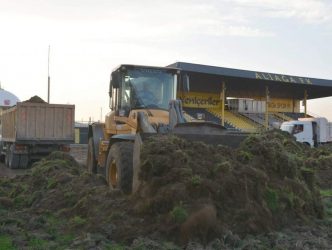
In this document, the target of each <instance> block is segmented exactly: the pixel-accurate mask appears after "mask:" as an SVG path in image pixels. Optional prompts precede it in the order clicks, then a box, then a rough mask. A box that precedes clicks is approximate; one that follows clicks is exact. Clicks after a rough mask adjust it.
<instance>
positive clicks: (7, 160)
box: [5, 146, 10, 167]
mask: <svg viewBox="0 0 332 250" xmlns="http://www.w3.org/2000/svg"><path fill="white" fill-rule="evenodd" d="M9 157H10V149H9V146H7V150H6V156H5V165H6V167H9Z"/></svg>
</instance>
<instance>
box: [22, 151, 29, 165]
mask: <svg viewBox="0 0 332 250" xmlns="http://www.w3.org/2000/svg"><path fill="white" fill-rule="evenodd" d="M28 165H29V156H28V155H27V154H21V155H20V168H27V167H28Z"/></svg>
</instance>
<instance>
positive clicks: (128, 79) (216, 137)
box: [86, 65, 246, 194]
mask: <svg viewBox="0 0 332 250" xmlns="http://www.w3.org/2000/svg"><path fill="white" fill-rule="evenodd" d="M189 88H190V82H189V77H188V75H186V74H185V73H183V72H181V70H180V69H177V68H169V67H150V66H138V65H120V66H119V67H117V68H116V69H115V70H114V71H113V72H112V74H111V81H110V87H109V96H110V109H111V112H110V113H108V114H107V115H106V117H105V122H104V123H93V124H91V125H90V126H89V133H88V138H89V139H88V156H87V164H86V165H87V169H88V171H89V172H90V173H99V174H102V175H104V176H105V179H106V181H107V183H108V184H109V186H110V187H111V188H116V189H120V190H122V191H123V192H124V193H127V194H130V193H132V192H136V191H137V189H138V187H139V185H140V180H139V178H138V176H139V171H140V150H141V147H142V145H143V143H144V140H146V139H147V138H149V137H151V136H155V135H158V134H174V135H176V136H179V137H181V138H184V139H187V140H195V141H203V142H205V143H209V144H215V145H217V144H226V145H229V146H233V147H235V146H237V145H238V144H239V143H240V142H241V141H242V140H243V138H245V136H246V135H245V134H243V133H239V132H232V131H228V130H227V129H225V128H224V127H222V126H221V125H219V124H215V123H210V122H187V121H186V119H185V116H184V112H183V109H182V105H181V101H180V100H177V97H179V96H178V95H180V93H184V92H188V91H189Z"/></svg>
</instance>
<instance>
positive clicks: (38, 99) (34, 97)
mask: <svg viewBox="0 0 332 250" xmlns="http://www.w3.org/2000/svg"><path fill="white" fill-rule="evenodd" d="M24 102H32V103H46V102H45V101H44V100H43V99H42V98H40V97H39V96H37V95H35V96H33V97H31V98H30V99H29V100H26V101H24Z"/></svg>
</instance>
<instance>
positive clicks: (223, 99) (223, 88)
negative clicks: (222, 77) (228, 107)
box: [220, 81, 226, 126]
mask: <svg viewBox="0 0 332 250" xmlns="http://www.w3.org/2000/svg"><path fill="white" fill-rule="evenodd" d="M225 92H226V83H225V82H224V81H223V82H222V84H221V93H220V99H221V105H222V106H221V125H222V126H225V100H226V93H225Z"/></svg>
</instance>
